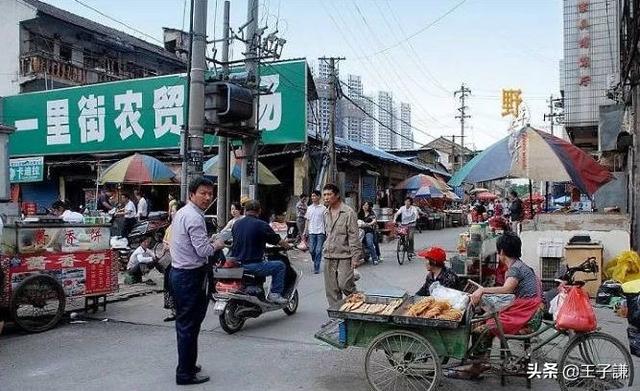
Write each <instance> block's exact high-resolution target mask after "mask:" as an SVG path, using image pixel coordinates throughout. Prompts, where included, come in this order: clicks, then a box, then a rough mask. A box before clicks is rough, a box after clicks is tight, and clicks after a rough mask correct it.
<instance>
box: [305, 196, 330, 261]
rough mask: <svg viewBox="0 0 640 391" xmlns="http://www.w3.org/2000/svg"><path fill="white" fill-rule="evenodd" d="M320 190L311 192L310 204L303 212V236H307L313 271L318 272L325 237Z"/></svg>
mask: <svg viewBox="0 0 640 391" xmlns="http://www.w3.org/2000/svg"><path fill="white" fill-rule="evenodd" d="M320 195H321V194H320V192H319V191H318V190H314V191H312V192H311V205H309V207H308V208H307V213H306V214H305V218H306V224H305V226H304V232H303V236H304V237H309V253H310V254H311V259H312V260H313V273H314V274H318V273H320V263H321V261H322V246H323V245H324V240H325V239H326V237H327V236H326V234H325V230H324V211H325V210H327V208H326V207H325V206H324V205H321V204H320Z"/></svg>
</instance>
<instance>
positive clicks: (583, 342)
mask: <svg viewBox="0 0 640 391" xmlns="http://www.w3.org/2000/svg"><path fill="white" fill-rule="evenodd" d="M558 382H559V383H560V389H562V390H563V391H567V390H615V389H619V388H623V387H631V385H632V384H633V361H632V360H631V355H630V354H629V351H628V350H627V348H626V347H625V346H624V345H623V344H622V343H621V342H620V341H618V340H617V339H616V338H615V337H612V336H611V335H609V334H605V333H599V332H595V333H589V334H581V335H578V336H576V337H575V338H573V340H571V341H570V342H569V345H568V346H567V347H566V349H565V350H564V352H563V353H562V356H561V357H560V361H559V363H558Z"/></svg>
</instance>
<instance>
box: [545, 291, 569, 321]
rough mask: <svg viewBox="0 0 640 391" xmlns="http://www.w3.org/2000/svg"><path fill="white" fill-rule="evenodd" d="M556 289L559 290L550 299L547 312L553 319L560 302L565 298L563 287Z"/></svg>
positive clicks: (560, 305)
mask: <svg viewBox="0 0 640 391" xmlns="http://www.w3.org/2000/svg"><path fill="white" fill-rule="evenodd" d="M558 290H559V291H560V292H559V293H558V294H557V295H556V297H554V298H553V299H552V300H551V303H550V304H549V313H550V314H551V315H553V320H556V316H557V315H558V310H559V309H560V307H562V304H564V301H565V299H566V298H567V292H566V290H565V289H560V288H558Z"/></svg>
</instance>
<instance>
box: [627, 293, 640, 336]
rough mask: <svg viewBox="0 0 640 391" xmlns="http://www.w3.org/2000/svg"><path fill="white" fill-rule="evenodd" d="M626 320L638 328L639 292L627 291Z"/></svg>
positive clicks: (639, 311)
mask: <svg viewBox="0 0 640 391" xmlns="http://www.w3.org/2000/svg"><path fill="white" fill-rule="evenodd" d="M625 297H626V298H627V320H628V321H629V324H630V325H632V326H635V327H637V328H640V294H638V293H627V294H625Z"/></svg>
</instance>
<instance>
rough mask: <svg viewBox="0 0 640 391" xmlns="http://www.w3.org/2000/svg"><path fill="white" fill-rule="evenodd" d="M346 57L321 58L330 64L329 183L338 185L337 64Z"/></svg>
mask: <svg viewBox="0 0 640 391" xmlns="http://www.w3.org/2000/svg"><path fill="white" fill-rule="evenodd" d="M344 59H345V58H344V57H321V58H319V60H320V61H324V62H328V64H329V93H330V94H331V96H330V98H329V113H330V116H329V140H328V142H327V149H328V150H329V173H328V174H329V175H328V181H329V182H330V183H334V184H335V183H336V181H337V179H338V177H337V174H338V161H337V158H336V110H337V101H338V96H337V87H338V75H337V74H336V63H337V62H338V61H340V60H344Z"/></svg>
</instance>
